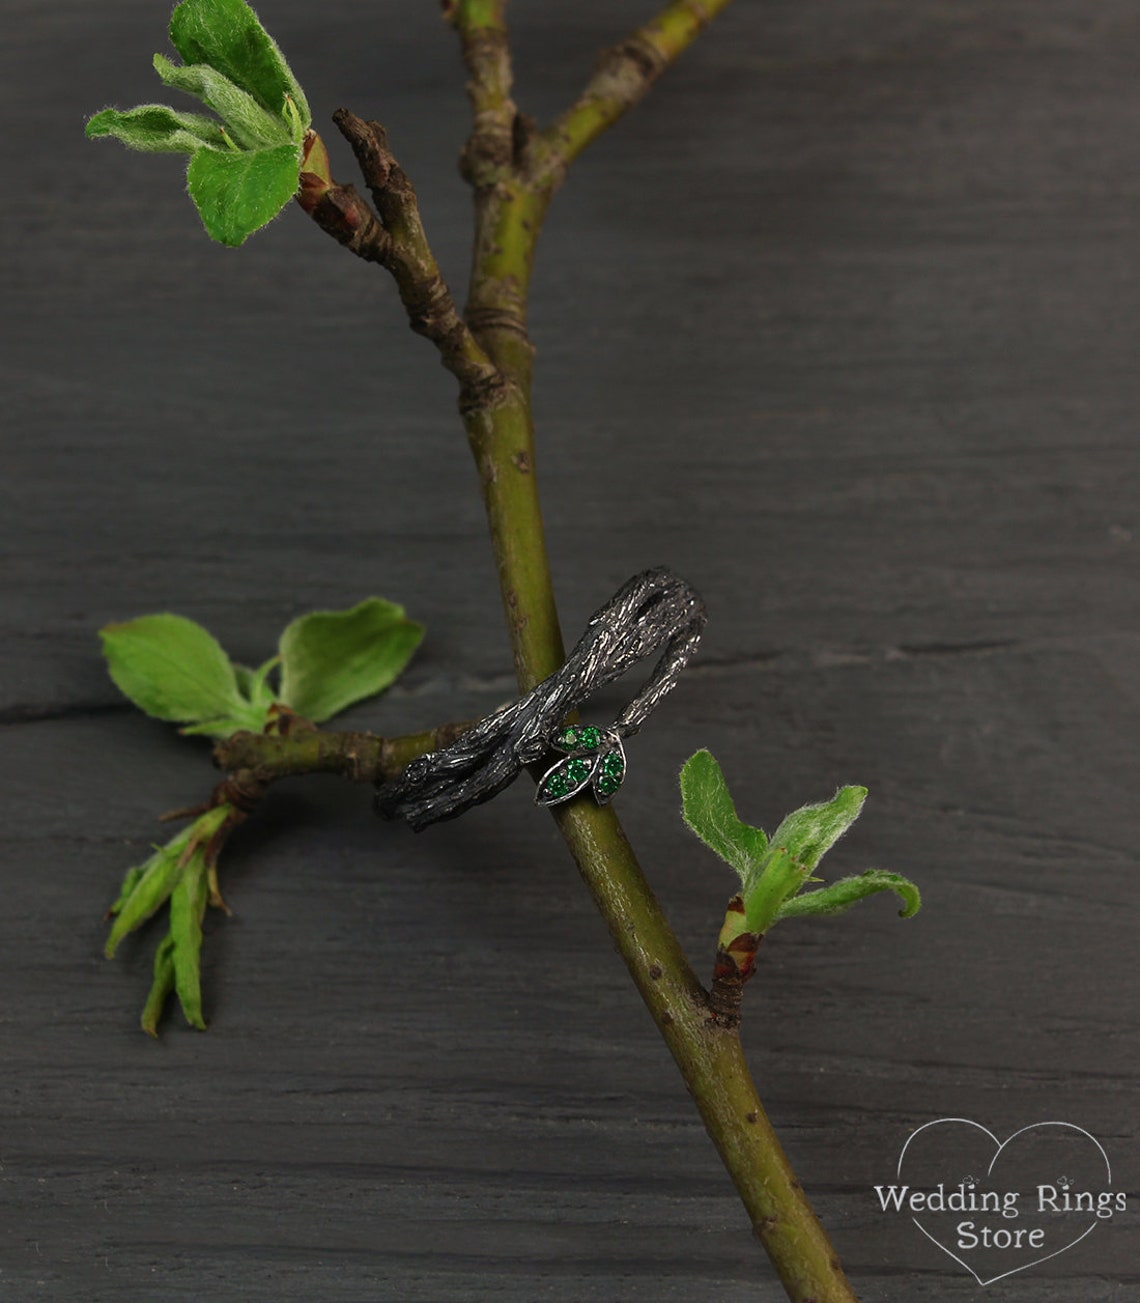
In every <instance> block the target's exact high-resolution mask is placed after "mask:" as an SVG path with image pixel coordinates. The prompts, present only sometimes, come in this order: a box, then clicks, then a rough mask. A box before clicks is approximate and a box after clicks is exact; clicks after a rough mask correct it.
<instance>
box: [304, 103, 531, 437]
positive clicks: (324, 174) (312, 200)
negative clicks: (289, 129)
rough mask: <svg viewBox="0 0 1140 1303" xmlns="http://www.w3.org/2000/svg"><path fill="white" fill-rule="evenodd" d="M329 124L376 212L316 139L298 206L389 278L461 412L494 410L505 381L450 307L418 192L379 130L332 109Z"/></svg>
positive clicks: (308, 151)
mask: <svg viewBox="0 0 1140 1303" xmlns="http://www.w3.org/2000/svg"><path fill="white" fill-rule="evenodd" d="M333 122H335V123H336V126H337V128H338V129H339V130H340V133H341V135H343V136H344V138H345V139H346V140H347V141H348V143H349V145H351V147H352V151H353V153H354V154H355V155H356V161H357V163H359V165H360V170H361V173H362V174H363V176H364V180H365V182H366V184H367V185H368V188H369V191H370V192H371V194H372V202H373V203H374V204H375V211H374V210H373V209H372V208H370V207H369V205H368V204H367V203H366V202H365V201H364V200H363V199H362V198H361V196H360V194H359V193H358V192H357V191H356V189H355V187H353V186H351V185H343V186H342V185H338V184H337V183H336V182H335V181H333V179H332V176H331V172H330V166H329V159H328V152H327V151H326V149H325V146H324V143H323V141H322V140H321V139H320V137H319V136H318V135H317V134H316V132H310V133H309V136H308V137H307V138H306V141H305V157H304V162H303V163H302V171H301V185H300V190H299V192H298V195H297V200H298V203H299V204H300V205H301V207H302V208H303V209H304V210H305V211H306V212H307V213H308V214H309V216H310V217H312V218H313V220H314V221H315V222H316V223H317V225H318V226H319V227H321V229H322V230H324V231H327V232H328V234H329V235H331V236H332V237H333V239H335V240H337V241H338V242H339V243H340V244H343V245H344V246H345V247H346V248H348V249H350V250H351V251H352V252H353V253H355V254H356V255H357V257H359V258H363V259H364V260H365V261H366V262H375V263H379V264H380V266H381V267H383V268H385V269H386V270H387V271H388V272H390V273H391V275H392V278H393V279H394V280H395V282H396V288H397V290H398V291H399V294H400V301H401V302H402V303H403V305H404V309H405V311H406V312H407V314H408V324H409V325H410V326H411V328H412V329H413V330H414V331H415V332H416V334H417V335H423V336H424V337H425V338H426V339H429V340H431V342H432V343H433V344H434V345H435V346H436V348H437V349H439V354H440V361H441V362H442V363H443V365H444V366H445V367H446V368H447V369H448V370H449V371H450V372H451V373H452V374H453V375H454V376H455V378H456V379H457V380H458V381H459V406H460V410H462V411H467V410H471V409H484V408H489V407H494V406H495V405H496V404H497V403H499V402H501V401H502V400H503V397H504V394H505V391H506V389H507V382H506V379H505V378H504V377H503V375H502V374H501V373H500V371H499V370H498V368H497V367H496V366H495V365H494V364H493V363H492V362H491V360H490V359H489V358H488V357H487V354H486V353H485V352H484V350H483V349H482V348H481V347H480V345H479V344H478V342H477V341H476V339H475V337H474V335H472V333H471V331H470V330H469V328H468V327H467V325H466V323H465V322H464V321H463V319H462V317H460V315H459V312H458V311H457V309H456V307H455V303H454V300H453V299H452V297H451V291H450V290H449V289H448V288H447V285H446V283H445V282H444V279H443V275H442V274H441V272H440V270H439V264H438V263H437V262H436V260H435V255H434V254H433V253H432V251H431V246H430V245H429V244H428V240H427V236H426V234H425V233H424V228H423V222H422V221H421V220H420V212H419V206H418V204H417V203H416V192H415V189H414V187H413V186H412V183H411V181H410V180H409V179H408V176H407V173H406V172H405V171H404V170H403V168H402V167H400V165H399V163H397V162H396V159H395V156H394V155H393V154H392V152H391V150H390V149H389V148H388V137H387V134H386V133H385V131H384V128H383V127H382V126H381V125H380V123H379V122H365V121H364V120H363V119H362V118H358V117H356V115H355V114H353V113H350V112H349V111H348V109H337V111H336V112H335V113H334V114H333Z"/></svg>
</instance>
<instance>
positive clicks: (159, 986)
mask: <svg viewBox="0 0 1140 1303" xmlns="http://www.w3.org/2000/svg"><path fill="white" fill-rule="evenodd" d="M173 990H174V938H173V937H172V936H171V935H170V933H169V932H168V933H167V934H166V936H164V937H163V938H162V940H161V941H160V942H159V943H158V949H157V950H156V951H155V952H154V980H153V981H152V983H151V987H150V994H149V995H148V996H147V998H146V1004H145V1005H144V1006H143V1011H142V1017H141V1018H140V1019H139V1025H140V1026H141V1027H142V1029H143V1031H144V1032H146V1034H147V1035H148V1036H154V1037H155V1038H157V1036H158V1020H159V1019H160V1018H161V1017H162V1011H163V1009H164V1008H165V1007H166V1001H167V999H168V997H169V996H170V993H171V991H173Z"/></svg>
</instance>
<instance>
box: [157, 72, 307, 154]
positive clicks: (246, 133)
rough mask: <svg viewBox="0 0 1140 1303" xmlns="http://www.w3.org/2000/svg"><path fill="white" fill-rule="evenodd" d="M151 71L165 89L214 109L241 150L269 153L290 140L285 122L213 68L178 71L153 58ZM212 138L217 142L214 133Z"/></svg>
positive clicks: (291, 136)
mask: <svg viewBox="0 0 1140 1303" xmlns="http://www.w3.org/2000/svg"><path fill="white" fill-rule="evenodd" d="M154 70H155V72H157V73H158V75H159V77H161V78H162V82H163V84H164V85H166V86H171V87H173V88H174V89H175V90H181V91H185V92H186V93H187V95H194V96H196V97H197V98H198V99H200V100H201V101H202V103H203V104H205V105H206V107H207V108H211V109H213V110H214V112H215V113H216V114H217V115H218V116H219V117H220V118H222V119H223V120H224V121H225V124H226V127H227V129H228V130H229V133H230V136H231V137H232V138H233V141H234V143H235V144H236V145H239V146H241V147H242V148H243V149H271V148H273V146H275V145H287V144H289V143H290V141H292V140H293V135H292V132H291V131H290V129H289V127H288V126H287V125H286V124H285V121H284V119H282V118H281V117H280V116H278V114H276V113H270V112H268V111H267V110H266V109H264V108H262V106H261V105H260V104H259V103H258V102H257V100H255V99H254V98H253V96H252V95H250V94H248V93H247V92H246V91H244V90H242V89H241V87H240V86H235V85H234V83H233V82H232V81H230V79H229V78H228V77H227V76H225V75H224V74H223V73H220V72H218V71H217V69H216V68H211V67H209V66H208V65H207V64H204V63H194V64H190V65H189V66H186V67H179V66H178V65H177V64H174V63H171V62H170V60H169V59H166V58H164V57H163V56H162V55H161V54H156V55H155V56H154ZM214 134H215V138H216V137H217V132H216V131H215V133H214ZM294 143H296V142H294Z"/></svg>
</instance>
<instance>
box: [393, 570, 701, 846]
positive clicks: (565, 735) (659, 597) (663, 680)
mask: <svg viewBox="0 0 1140 1303" xmlns="http://www.w3.org/2000/svg"><path fill="white" fill-rule="evenodd" d="M705 619H706V612H705V604H704V602H703V601H701V598H700V596H699V595H698V594H697V593H696V592H695V591H694V590H693V589H692V588H690V587H689V585H688V584H687V583H685V581H684V580H683V579H680V578H678V577H677V576H676V575H675V574H673V573H672V572H671V571H669V570H666V569H657V570H646V571H644V572H643V573H642V574H639V575H634V577H633V578H632V579H630V580H628V581H627V582H626V583H625V584H623V585H622V587H621V588H620V589H619V590H618V591H617V592H616V593H615V594H614V596H613V597H612V598H611V599H610V600H609V601H608V602H607V603H606V605H605V606H603V607H602V608H601V609H600V610H599V611H597V612H595V613H594V615H593V616H592V617H591V619H590V622H589V624H588V625H587V626H586V632H585V633H584V634H583V635H582V637H581V638H580V639H579V640H578V642H577V644H576V646H575V647H574V650H573V651H572V652H571V653H570V655H569V656H568V657H567V658H566V663H565V664H564V665H563V666H562V668H561V669H560V670H557V671H556V672H555V673H554V674H552V675H551V676H550V677H549V678H548V679H543V681H542V682H541V683H539V684H538V685H537V686H536V687H534V688H532V689H531V691H530V692H528V693H527V694H526V696H525V697H521V698H520V699H519V700H518V701H515V702H512V703H511V704H510V705H508V706H504V707H503V708H502V709H501V710H497V711H495V713H494V714H492V715H488V716H487V718H486V719H482V720H480V721H479V723H478V724H475V725H474V726H473V727H471V728H470V729H468V730H467V732H466V733H464V734H463V735H462V737H460V738H459V739H458V741H456V742H453V743H452V744H451V745H450V746H448V747H444V748H443V749H442V750H440V751H432V752H431V753H430V754H429V755H426V756H420V757H419V758H418V759H416V760H413V761H412V762H411V764H410V765H408V767H407V768H406V769H405V770H404V772H403V773H402V774H401V775H400V777H399V778H396V779H393V780H392V781H391V782H387V783H384V784H383V785H382V786H380V787H379V788H378V789H377V792H376V809H377V811H378V812H379V813H380V814H382V815H383V816H384V817H385V818H388V819H406V820H407V821H408V823H409V824H411V826H412V827H413V828H415V829H416V830H417V831H419V829H421V828H426V827H427V825H428V824H429V823H438V822H439V821H440V820H441V819H454V818H455V817H456V816H457V815H460V814H462V813H463V812H464V811H465V810H468V809H470V808H471V806H473V805H478V804H479V803H480V802H481V801H489V800H490V799H491V797H493V796H496V795H497V794H498V793H499V792H501V791H502V790H503V788H505V787H507V786H508V785H509V784H510V783H512V782H514V780H515V779H516V778H517V777H518V775H519V772H520V770H522V769H523V767H524V766H526V765H529V764H533V763H534V762H536V761H538V760H541V759H542V757H543V756H544V755H546V754H547V753H548V752H549V751H550V750H552V749H553V750H557V751H560V752H562V753H563V756H562V758H561V759H559V760H558V761H557V762H556V763H555V764H553V765H552V766H551V767H550V768H549V769H548V770H547V771H546V773H545V774H544V775H543V777H542V778H541V779H540V781H539V784H538V790H537V792H536V795H535V799H536V801H537V802H538V803H539V804H540V805H558V804H560V803H561V802H562V801H568V800H569V799H570V798H571V797H572V796H576V795H577V794H578V793H579V792H583V791H585V790H586V788H587V787H589V788H590V789H591V790H592V791H593V794H594V796H595V798H596V799H597V800H598V801H599V802H601V803H602V804H605V803H606V802H607V801H608V800H609V799H610V798H611V797H612V796H613V794H614V793H615V792H616V791H617V789H618V788H619V787H620V786H621V783H622V780H623V779H624V777H625V765H626V762H625V751H624V748H623V746H622V742H623V740H624V739H625V738H627V737H632V735H633V734H634V733H636V732H637V731H638V730H639V729H640V728H641V726H642V724H644V723H645V721H646V719H648V717H649V714H650V712H651V711H652V710H653V708H654V706H656V705H657V703H658V702H659V701H660V700H661V698H662V697H664V696H665V694H666V693H667V692H669V691H670V690H671V689H672V687H673V685H674V684H675V683H676V681H677V678H678V676H679V675H680V673H681V671H682V670H683V669H684V668H685V666H686V665H687V664H688V661H689V658H690V657H691V656H692V654H693V652H694V650H695V649H696V646H697V643H698V642H699V641H700V637H701V631H702V630H703V629H704V626H705ZM657 652H661V658H660V660H659V661H658V662H657V667H656V669H655V670H654V671H653V674H652V675H651V676H650V678H649V681H648V682H647V683H646V684H645V686H644V687H643V688H642V689H641V691H640V692H639V693H638V694H637V696H636V697H634V699H633V700H632V701H631V702H630V703H629V705H628V706H627V707H626V708H625V710H623V711H622V713H621V714H620V715H619V716H618V718H617V719H616V720H614V722H613V723H612V724H611V725H609V727H608V728H595V727H593V726H592V725H588V724H587V725H581V724H565V723H564V721H565V720H566V717H567V716H568V715H569V714H570V713H571V712H572V711H574V710H576V709H577V708H578V706H579V705H581V703H582V702H583V701H585V700H586V699H587V698H588V697H590V696H592V695H593V693H594V692H596V691H597V689H598V688H600V687H602V686H603V685H604V684H607V683H611V682H612V681H613V680H614V679H617V678H620V677H621V675H623V674H624V673H625V672H626V671H627V670H629V669H631V668H632V667H633V666H634V665H636V664H637V663H638V661H641V660H644V659H645V658H646V657H648V656H652V655H654V654H656V653H657Z"/></svg>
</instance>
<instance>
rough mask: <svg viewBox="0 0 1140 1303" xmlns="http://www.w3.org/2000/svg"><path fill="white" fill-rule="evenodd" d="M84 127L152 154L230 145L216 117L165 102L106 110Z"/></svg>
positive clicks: (95, 135) (92, 134) (88, 132)
mask: <svg viewBox="0 0 1140 1303" xmlns="http://www.w3.org/2000/svg"><path fill="white" fill-rule="evenodd" d="M84 130H85V132H86V135H87V137H88V139H91V140H95V139H97V138H99V137H101V136H114V137H115V138H116V139H117V140H121V141H122V142H123V144H124V145H127V146H129V147H130V148H131V149H141V150H145V151H146V152H147V153H151V154H194V153H197V151H198V150H199V149H217V150H223V149H226V148H228V146H227V145H226V143H225V140H224V138H223V136H222V133H221V123H219V122H218V121H216V119H214V118H209V117H206V116H205V114H202V113H176V112H175V111H174V109H170V108H167V107H166V105H165V104H140V105H139V106H138V108H134V109H125V110H119V109H104V110H103V112H102V113H96V114H95V116H94V117H93V118H91V119H90V120H89V121H88V123H87V126H86V127H85V129H84Z"/></svg>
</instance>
